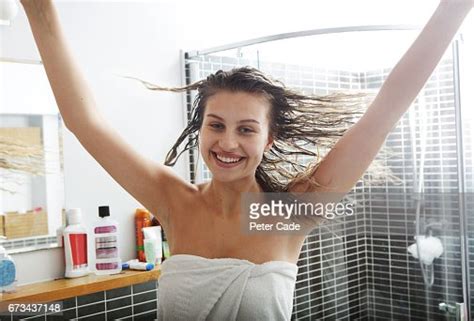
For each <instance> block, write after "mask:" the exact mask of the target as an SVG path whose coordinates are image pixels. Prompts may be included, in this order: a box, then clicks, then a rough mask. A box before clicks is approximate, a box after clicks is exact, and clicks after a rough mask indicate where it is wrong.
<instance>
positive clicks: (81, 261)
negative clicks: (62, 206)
mask: <svg viewBox="0 0 474 321" xmlns="http://www.w3.org/2000/svg"><path fill="white" fill-rule="evenodd" d="M67 221H68V223H69V225H68V226H66V228H65V229H64V232H63V235H64V256H65V260H66V273H65V277H66V278H77V277H81V276H85V275H87V274H89V265H88V260H87V253H88V252H87V229H86V228H85V227H84V226H83V225H82V214H81V209H79V208H72V209H70V210H68V211H67Z"/></svg>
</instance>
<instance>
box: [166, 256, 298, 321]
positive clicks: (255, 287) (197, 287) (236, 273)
mask: <svg viewBox="0 0 474 321" xmlns="http://www.w3.org/2000/svg"><path fill="white" fill-rule="evenodd" d="M297 273H298V266H297V265H296V264H292V263H289V262H284V261H270V262H266V263H263V264H254V263H252V262H250V261H247V260H241V259H234V258H224V259H208V258H204V257H200V256H195V255H188V254H177V255H173V256H171V257H170V258H168V259H167V260H166V261H164V262H163V264H162V265H161V275H160V278H159V280H158V320H164V321H170V320H172V321H175V320H180V321H181V320H198V321H201V320H217V321H221V320H229V321H231V320H246V321H247V320H290V318H291V312H292V309H293V293H294V290H295V282H296V275H297Z"/></svg>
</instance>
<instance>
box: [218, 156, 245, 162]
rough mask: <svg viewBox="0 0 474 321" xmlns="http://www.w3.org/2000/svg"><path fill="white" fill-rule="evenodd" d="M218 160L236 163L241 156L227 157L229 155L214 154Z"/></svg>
mask: <svg viewBox="0 0 474 321" xmlns="http://www.w3.org/2000/svg"><path fill="white" fill-rule="evenodd" d="M216 157H217V159H218V160H220V161H221V162H224V163H237V162H238V161H239V160H241V159H242V158H229V157H222V156H219V155H217V154H216Z"/></svg>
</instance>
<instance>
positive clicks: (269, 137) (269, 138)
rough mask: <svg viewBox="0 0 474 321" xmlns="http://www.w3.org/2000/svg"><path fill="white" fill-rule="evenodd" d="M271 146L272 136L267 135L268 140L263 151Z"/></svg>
mask: <svg viewBox="0 0 474 321" xmlns="http://www.w3.org/2000/svg"><path fill="white" fill-rule="evenodd" d="M272 146H273V137H272V136H271V135H268V142H267V145H265V151H266V152H268V151H269V150H270V148H272Z"/></svg>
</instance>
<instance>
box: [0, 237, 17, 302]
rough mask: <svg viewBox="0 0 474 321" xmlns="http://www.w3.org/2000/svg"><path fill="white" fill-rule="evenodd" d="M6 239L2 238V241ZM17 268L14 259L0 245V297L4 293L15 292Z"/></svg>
mask: <svg viewBox="0 0 474 321" xmlns="http://www.w3.org/2000/svg"><path fill="white" fill-rule="evenodd" d="M2 238H5V237H4V236H0V239H2ZM15 278H16V267H15V262H14V261H13V259H12V257H11V256H10V255H8V254H7V251H6V250H5V248H4V247H3V246H2V245H1V244H0V297H1V293H2V292H14V291H15Z"/></svg>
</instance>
